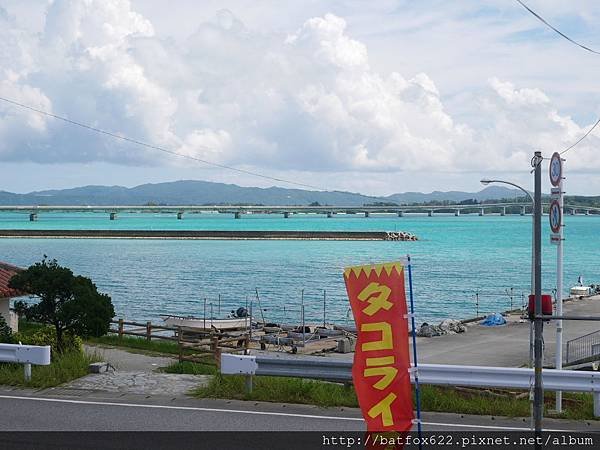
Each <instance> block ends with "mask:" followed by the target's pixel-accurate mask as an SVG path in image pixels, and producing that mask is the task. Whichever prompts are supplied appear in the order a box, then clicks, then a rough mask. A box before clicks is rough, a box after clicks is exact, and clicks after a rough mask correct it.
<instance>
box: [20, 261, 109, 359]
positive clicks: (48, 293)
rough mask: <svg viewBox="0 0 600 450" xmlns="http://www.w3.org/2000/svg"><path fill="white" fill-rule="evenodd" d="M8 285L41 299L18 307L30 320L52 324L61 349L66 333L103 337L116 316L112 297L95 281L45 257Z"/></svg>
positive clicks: (22, 303) (60, 349)
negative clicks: (99, 289) (98, 286)
mask: <svg viewBox="0 0 600 450" xmlns="http://www.w3.org/2000/svg"><path fill="white" fill-rule="evenodd" d="M9 286H10V287H11V288H13V289H18V290H20V291H23V292H27V293H29V294H31V295H32V296H36V297H38V298H39V301H38V302H37V303H34V304H32V305H29V304H27V303H25V302H19V304H18V305H15V309H16V310H17V311H18V312H20V313H23V314H24V315H25V317H27V318H28V319H30V320H34V321H36V322H40V323H47V324H50V325H53V326H54V328H55V329H56V345H57V347H58V350H59V351H60V352H62V350H63V349H64V346H63V335H64V333H65V332H72V333H75V334H77V335H79V336H82V337H87V336H102V335H104V334H106V333H107V332H108V329H109V326H110V321H111V319H112V318H113V316H114V315H115V310H114V308H113V305H112V301H111V299H110V297H109V296H108V295H106V294H101V293H99V292H98V289H97V288H96V285H95V284H94V283H92V280H90V279H89V278H86V277H82V276H76V275H74V274H73V272H72V271H71V270H70V269H68V268H66V267H62V266H60V265H59V264H58V262H57V261H56V260H55V259H54V260H51V261H48V260H47V259H46V256H44V259H42V261H40V262H38V263H35V264H34V265H32V266H30V267H29V268H28V269H27V270H24V271H22V272H20V273H18V274H16V275H14V276H13V277H12V278H11V280H10V282H9Z"/></svg>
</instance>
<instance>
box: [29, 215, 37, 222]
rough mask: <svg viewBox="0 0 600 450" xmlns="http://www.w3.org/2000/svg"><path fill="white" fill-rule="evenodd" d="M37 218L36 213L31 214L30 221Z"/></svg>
mask: <svg viewBox="0 0 600 450" xmlns="http://www.w3.org/2000/svg"><path fill="white" fill-rule="evenodd" d="M37 219H38V217H37V214H36V213H31V214H29V221H30V222H35V221H36V220H37Z"/></svg>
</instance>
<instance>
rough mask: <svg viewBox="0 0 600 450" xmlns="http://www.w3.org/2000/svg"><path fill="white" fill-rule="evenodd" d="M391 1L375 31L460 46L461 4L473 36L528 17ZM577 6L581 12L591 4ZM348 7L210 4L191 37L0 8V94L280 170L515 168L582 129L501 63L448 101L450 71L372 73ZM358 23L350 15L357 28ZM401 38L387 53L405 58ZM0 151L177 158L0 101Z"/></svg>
mask: <svg viewBox="0 0 600 450" xmlns="http://www.w3.org/2000/svg"><path fill="white" fill-rule="evenodd" d="M397 6H398V5H397V4H395V3H394V2H386V3H385V4H382V6H381V10H379V9H378V10H376V11H373V12H372V14H380V15H382V17H383V16H384V15H385V16H387V15H389V16H391V17H394V19H393V20H396V19H397V18H398V17H403V18H404V19H405V22H403V23H401V24H400V25H399V24H395V23H393V21H392V19H386V20H388V21H387V22H386V23H385V27H384V26H383V25H382V28H386V29H387V30H388V31H389V30H394V29H398V27H399V28H405V29H406V28H407V27H408V29H411V30H412V31H411V33H412V34H414V35H415V36H418V37H419V39H422V38H423V35H422V33H424V31H423V30H432V29H433V30H437V31H439V32H440V36H442V35H444V33H449V32H452V33H456V34H455V37H456V42H460V43H465V45H467V43H468V41H469V40H473V38H472V35H471V34H470V33H469V32H462V31H458V29H459V25H460V24H461V23H463V22H460V20H459V18H460V17H459V16H460V15H461V14H462V15H468V14H471V15H475V17H474V18H473V20H470V21H468V22H467V23H468V25H469V26H475V25H473V24H476V25H477V26H479V27H480V28H479V29H480V30H482V39H483V40H484V41H485V42H491V41H493V40H494V39H496V40H500V41H502V40H504V39H506V38H507V36H512V35H514V33H519V32H521V31H522V30H523V29H527V27H534V26H535V24H534V23H530V22H527V23H528V25H527V26H523V25H522V21H526V20H528V18H527V19H525V18H521V21H519V22H518V23H517V24H516V25H508V26H507V27H506V28H501V27H500V26H499V25H498V22H499V21H500V19H499V18H496V19H493V20H492V19H490V18H489V17H488V16H477V15H476V12H477V10H476V9H473V7H472V6H469V7H465V6H464V5H463V6H462V7H461V8H457V11H455V12H454V13H453V14H451V15H450V16H449V17H450V20H449V21H447V22H443V19H442V17H443V16H444V15H443V14H436V13H427V14H426V13H425V12H423V11H421V12H418V11H414V10H412V9H410V10H409V8H408V6H406V5H405V6H404V7H403V8H398V7H397ZM538 6H540V5H538ZM498 7H499V6H498ZM540 7H541V6H540ZM311 8H316V6H312V5H311ZM440 8H446V6H443V4H440ZM557 8H558V6H557ZM394 9H396V10H397V11H396V12H395V13H394V14H393V15H390V14H387V13H388V12H389V11H393V10H394ZM417 9H418V8H417ZM398 11H401V12H400V13H398ZM444 11H445V10H444ZM586 11H587V12H586V13H585V15H584V16H582V17H583V18H582V19H581V20H586V18H589V17H593V16H594V12H595V11H596V10H595V9H594V8H593V7H592V6H589V8H588V9H587V10H586ZM596 12H597V11H596ZM349 16H350V17H352V22H349V21H347V20H346V19H344V18H342V17H340V16H339V15H336V14H333V13H324V14H320V15H319V16H314V17H310V16H308V17H306V19H305V20H304V22H303V23H302V24H301V25H300V26H296V27H294V28H290V27H289V25H286V27H285V29H281V28H277V27H274V28H272V29H262V30H259V29H258V28H252V27H250V26H248V25H246V24H245V23H244V21H242V20H241V19H240V18H239V17H237V16H236V14H234V13H233V12H232V11H231V10H227V9H221V10H217V11H214V13H213V18H212V19H211V20H207V21H203V22H202V23H200V24H199V25H197V26H196V27H195V31H194V32H193V33H192V34H190V35H186V36H184V37H181V36H179V37H178V38H177V39H171V38H170V37H169V36H165V35H164V34H159V33H157V29H158V28H157V26H156V25H155V23H154V22H155V21H157V22H159V23H160V18H159V17H148V16H143V15H142V14H141V13H139V12H136V10H134V8H133V7H132V4H131V3H130V2H129V1H126V0H86V1H84V2H82V1H55V2H51V3H50V4H49V5H48V6H47V11H46V14H45V22H44V23H43V29H41V30H34V29H33V28H31V27H29V28H28V27H25V26H23V25H22V24H23V23H24V22H25V21H24V20H20V19H19V18H18V17H10V15H8V14H6V13H5V12H2V11H0V40H1V41H0V94H1V95H2V96H4V97H7V98H11V99H14V100H16V101H20V102H22V103H25V104H28V105H31V106H33V107H36V108H40V109H44V110H47V111H52V112H54V113H56V114H60V115H66V116H68V117H69V118H72V119H75V120H79V121H82V122H85V123H88V124H92V125H94V126H97V127H99V128H103V129H107V130H110V131H114V132H117V133H122V134H124V135H127V136H129V137H132V138H134V139H140V140H145V141H148V142H150V143H152V144H155V145H160V146H164V147H167V148H169V149H172V150H175V151H178V152H179V153H181V154H185V155H190V156H194V157H197V158H201V159H206V160H211V161H214V162H217V163H220V164H232V165H240V166H243V167H246V168H250V169H253V170H263V171H264V170H268V171H271V170H272V171H274V172H277V173H278V176H285V173H290V174H293V173H302V174H304V175H303V176H307V175H305V174H309V173H318V172H328V173H338V174H343V173H346V174H348V176H349V177H354V178H356V174H360V173H364V174H371V175H372V177H373V178H377V177H379V178H380V179H384V178H385V179H388V178H389V177H390V175H384V174H398V173H403V174H407V173H409V172H413V173H427V172H438V173H446V174H460V173H463V172H475V171H479V172H482V171H498V170H504V171H509V170H518V169H521V170H522V169H523V167H524V166H526V165H527V163H528V160H529V155H530V154H531V152H532V150H533V149H541V150H543V151H544V152H546V153H548V152H552V151H554V150H556V149H559V148H561V147H563V146H566V145H568V144H570V143H571V142H573V141H574V140H576V139H577V138H578V137H580V136H581V135H582V134H583V133H584V132H585V130H586V129H587V127H588V126H589V124H584V125H583V126H580V125H578V124H577V123H576V122H575V121H574V120H573V119H572V118H571V117H569V115H568V114H566V113H561V111H560V110H559V108H558V107H557V105H556V104H554V103H553V98H552V96H551V95H548V94H547V93H545V92H544V90H543V89H541V88H540V87H539V86H536V85H535V84H533V83H528V84H523V83H522V82H518V83H517V82H515V81H514V80H513V79H512V78H510V77H507V76H506V73H504V72H501V73H489V74H487V75H485V73H486V71H489V70H488V69H484V68H483V66H484V65H482V66H481V67H480V68H478V70H476V71H472V73H470V74H469V76H470V77H477V79H478V80H479V81H478V83H479V84H478V85H477V88H472V87H470V86H468V85H465V84H464V83H463V88H462V89H463V90H462V92H463V93H465V95H464V96H456V97H452V98H450V99H448V98H447V97H448V93H447V92H445V87H446V88H448V87H452V90H453V91H454V90H456V85H453V84H452V83H454V81H452V82H451V83H449V82H448V80H453V79H455V77H456V76H455V74H454V73H453V72H451V71H448V70H447V68H446V69H445V72H444V73H440V72H439V70H437V69H436V67H435V66H431V65H428V64H427V63H426V62H424V63H423V68H421V69H418V68H417V70H413V69H412V68H411V70H407V71H406V72H405V73H402V72H401V71H400V70H399V69H393V70H385V69H383V67H387V66H386V64H382V63H381V59H380V58H377V61H375V62H374V61H373V58H372V56H371V47H370V46H368V45H367V42H371V43H375V42H377V41H376V40H373V38H372V37H369V36H366V35H365V38H364V39H361V38H359V37H357V36H355V35H354V34H353V31H352V29H353V26H352V24H356V23H357V16H356V15H352V14H349ZM365 27H366V25H365V24H359V25H356V28H357V29H359V30H361V32H360V33H357V34H360V35H364V34H365V33H364V30H365ZM370 27H371V28H372V29H373V30H377V29H378V24H377V23H373V22H371V23H370ZM486 27H487V28H486ZM471 31H472V30H471ZM390 32H391V31H390ZM411 33H409V34H408V35H407V36H410V35H411ZM408 39H410V37H409V38H408ZM432 39H433V41H435V40H436V39H437V38H435V36H434V38H432ZM423 45H424V46H425V48H427V43H424V44H423ZM469 45H471V44H469ZM506 45H509V44H506V42H502V46H506ZM374 47H375V48H376V51H375V53H376V54H377V53H378V52H379V51H380V49H379V50H378V49H377V48H378V47H377V46H376V45H375V44H374ZM383 48H385V46H384V47H383ZM448 48H449V52H448V53H449V54H451V55H456V53H455V52H454V49H452V48H450V46H449V47H448ZM471 48H475V47H471ZM486 48H488V49H489V47H486V46H485V45H481V44H480V48H479V49H478V50H477V51H481V52H483V51H485V49H486ZM497 48H498V47H495V48H494V49H492V50H496V49H497ZM399 49H400V50H399V51H395V52H390V58H389V59H390V60H392V59H394V58H392V56H394V57H398V59H399V60H402V59H406V58H408V57H409V56H412V55H413V53H411V50H410V49H408V48H407V47H405V46H403V45H399ZM404 52H406V53H404ZM432 54H433V53H432ZM419 58H420V56H416V57H415V59H416V60H419ZM445 58H447V56H446V55H444V54H442V53H440V54H439V59H440V60H442V61H445ZM419 61H420V60H419ZM389 64H391V63H388V65H389ZM448 64H449V63H448ZM402 66H403V64H399V67H402ZM427 69H431V71H429V70H427ZM432 73H433V74H432ZM446 74H447V76H446ZM488 79H489V81H488ZM486 83H487V84H486ZM452 93H453V94H455V92H452ZM449 105H450V106H449ZM456 111H458V113H457V112H456ZM597 145H598V140H597V138H594V137H592V138H590V139H589V140H588V141H586V142H585V143H584V144H582V145H581V148H578V150H577V151H578V153H577V155H578V158H577V160H576V161H574V162H573V164H572V166H571V167H573V168H575V169H578V170H592V169H598V168H600V159H598V158H594V152H595V151H594V146H597ZM0 159H4V160H11V161H15V160H23V161H34V162H40V163H48V162H52V163H71V162H83V163H89V162H108V163H115V164H122V165H133V166H152V165H158V166H165V167H168V166H174V167H180V166H181V161H180V160H179V159H178V158H173V157H170V156H168V155H164V154H162V153H160V152H153V151H151V150H148V149H143V148H136V147H134V146H131V145H125V144H122V143H120V142H118V141H114V140H111V139H109V138H107V137H103V136H100V135H95V134H90V133H89V132H87V131H84V130H80V129H74V128H73V127H72V126H71V125H68V124H64V123H61V122H57V121H54V120H51V119H47V118H44V117H42V116H39V115H37V114H35V113H32V112H30V111H24V110H18V109H15V108H14V107H12V106H8V105H6V104H0ZM282 174H283V175H282ZM364 183H365V182H364V181H363V180H361V181H360V182H359V181H358V180H356V181H355V185H356V186H358V185H359V184H360V185H361V186H362V185H363V184H364ZM346 184H347V182H346V181H344V186H345V187H346V188H349V187H350V186H346ZM377 189H379V187H378V188H377Z"/></svg>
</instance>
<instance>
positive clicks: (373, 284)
mask: <svg viewBox="0 0 600 450" xmlns="http://www.w3.org/2000/svg"><path fill="white" fill-rule="evenodd" d="M344 279H345V281H346V291H347V292H348V298H349V299H350V306H351V307H352V313H353V315H354V321H355V322H356V329H357V332H358V340H357V342H356V351H355V353H354V365H353V367H352V379H353V381H354V388H355V389H356V395H357V397H358V402H359V404H360V407H361V410H362V413H363V417H364V418H365V421H366V422H367V429H368V431H370V432H372V431H397V432H407V431H410V429H411V427H412V420H413V417H414V416H413V402H412V388H411V385H410V372H409V370H410V356H409V342H408V322H407V310H406V292H405V288H404V266H403V264H402V263H399V262H395V263H386V264H378V265H368V266H358V267H349V268H347V269H345V270H344Z"/></svg>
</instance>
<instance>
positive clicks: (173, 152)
mask: <svg viewBox="0 0 600 450" xmlns="http://www.w3.org/2000/svg"><path fill="white" fill-rule="evenodd" d="M0 100H2V101H4V102H6V103H10V104H12V105H14V106H18V107H21V108H24V109H28V110H30V111H33V112H36V113H38V114H42V115H44V116H47V117H51V118H53V119H57V120H61V121H63V122H66V123H69V124H71V125H76V126H78V127H81V128H85V129H87V130H90V131H93V132H96V133H100V134H104V135H106V136H110V137H112V138H115V139H120V140H122V141H126V142H129V143H132V144H136V145H139V146H142V147H146V148H150V149H153V150H158V151H161V152H163V153H168V154H170V155H174V156H178V157H180V158H186V159H190V160H193V161H196V162H200V163H202V164H206V165H208V166H213V167H218V168H221V169H227V170H232V171H235V172H238V173H243V174H246V175H251V176H254V177H259V178H263V179H266V180H271V181H277V182H280V183H286V184H291V185H295V186H301V187H305V188H310V189H316V190H320V191H326V190H327V189H324V188H321V187H318V186H314V185H311V184H306V183H299V182H297V181H291V180H286V179H283V178H277V177H272V176H269V175H265V174H262V173H258V172H253V171H250V170H245V169H240V168H237V167H233V166H228V165H225V164H219V163H216V162H213V161H208V160H205V159H201V158H197V157H195V156H191V155H184V154H181V153H177V152H176V151H173V150H169V149H166V148H164V147H159V146H157V145H152V144H148V143H147V142H143V141H139V140H137V139H132V138H129V137H127V136H122V135H120V134H116V133H111V132H110V131H106V130H102V129H100V128H96V127H93V126H91V125H87V124H85V123H82V122H77V121H75V120H71V119H68V118H66V117H63V116H59V115H56V114H53V113H50V112H48V111H44V110H41V109H37V108H34V107H32V106H29V105H25V104H23V103H19V102H16V101H14V100H10V99H8V98H4V97H0ZM197 147H200V148H203V149H206V150H214V149H213V148H210V147H207V146H204V145H198V146H197Z"/></svg>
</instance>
